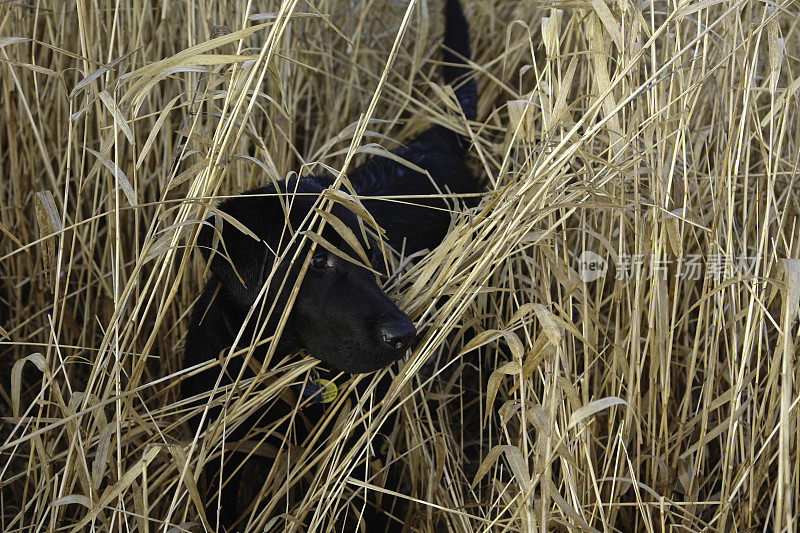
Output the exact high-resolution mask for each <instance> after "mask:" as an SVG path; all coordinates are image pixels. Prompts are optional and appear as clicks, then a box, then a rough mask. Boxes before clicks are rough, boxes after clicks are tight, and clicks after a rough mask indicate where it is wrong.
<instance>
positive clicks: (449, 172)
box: [349, 0, 481, 253]
mask: <svg viewBox="0 0 800 533" xmlns="http://www.w3.org/2000/svg"><path fill="white" fill-rule="evenodd" d="M443 44H444V47H445V48H444V53H443V57H442V59H443V60H444V62H445V65H444V67H443V68H442V74H443V77H444V80H445V82H446V83H448V84H450V85H452V86H453V88H454V92H455V95H456V99H457V101H458V104H459V106H460V107H461V111H462V112H463V114H464V117H465V118H466V119H467V120H474V119H475V117H476V112H477V101H478V87H477V83H476V82H475V79H474V78H473V77H469V75H470V72H471V70H470V69H469V68H468V67H467V65H466V63H465V60H469V59H470V41H469V25H468V23H467V20H466V18H465V17H464V13H463V12H462V10H461V4H460V2H459V0H447V5H446V9H445V32H444V42H443ZM466 146H467V142H466V140H465V139H464V138H463V137H462V136H461V135H459V134H457V133H455V132H454V131H452V130H450V129H447V128H445V127H443V126H438V125H437V126H432V127H431V128H428V129H427V130H425V131H423V132H422V133H420V134H419V135H417V136H416V137H415V138H414V139H412V140H411V141H410V142H408V143H407V144H406V145H405V146H403V147H401V148H398V149H396V150H392V153H393V154H395V155H396V156H398V157H399V158H400V159H403V160H406V161H408V162H409V163H411V164H413V165H414V166H416V167H419V168H421V169H423V170H425V171H427V174H428V175H425V174H423V173H421V172H418V171H416V170H413V169H412V168H410V167H409V166H407V165H403V164H402V163H399V162H397V161H396V160H394V159H390V158H387V157H380V156H377V157H372V158H370V159H368V160H367V161H366V162H364V164H362V165H361V166H359V167H358V168H356V169H354V170H353V171H351V172H350V175H349V177H350V181H351V182H352V184H353V187H354V188H355V189H356V192H357V193H359V195H363V196H394V197H396V199H394V200H372V199H365V200H363V203H364V207H366V208H367V210H368V211H369V212H370V214H371V215H372V216H373V217H374V218H375V220H376V221H377V222H378V224H380V226H381V227H382V228H384V229H385V230H386V234H387V238H388V240H389V244H391V245H392V247H393V248H395V249H397V250H401V249H403V250H405V251H406V253H413V252H416V251H419V250H422V249H424V248H427V249H429V250H430V249H433V248H435V247H436V246H438V245H439V243H440V242H442V240H443V239H444V237H445V234H446V233H447V229H448V227H449V224H450V212H451V211H452V210H453V206H454V205H456V203H457V201H456V198H458V202H461V203H463V204H465V205H466V206H467V207H474V206H475V205H477V203H478V198H477V193H480V191H481V188H480V185H479V184H478V182H477V180H476V179H475V177H474V175H473V174H472V171H471V170H470V169H469V167H468V166H467V165H466V163H465V161H464V158H465V155H466ZM425 195H429V196H431V197H430V198H419V197H420V196H425ZM445 195H447V196H448V198H449V199H448V200H444V199H443V196H445ZM451 195H452V196H451Z"/></svg>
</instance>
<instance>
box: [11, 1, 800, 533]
mask: <svg viewBox="0 0 800 533" xmlns="http://www.w3.org/2000/svg"><path fill="white" fill-rule="evenodd" d="M441 8H442V5H441V2H440V1H439V0H416V1H413V0H412V1H390V0H375V1H370V2H357V1H324V0H323V1H319V2H301V1H298V0H284V1H282V2H279V1H277V0H273V1H261V0H254V1H252V2H244V1H242V2H235V3H234V2H231V3H229V2H216V1H211V0H184V1H176V0H161V1H160V2H151V1H148V0H126V1H124V2H107V1H106V2H104V1H88V0H76V1H75V2H62V1H47V0H45V1H42V2H29V1H14V2H2V3H0V103H1V104H2V106H1V107H0V183H2V189H0V199H1V200H0V328H1V329H0V354H1V358H0V368H1V369H2V385H1V386H0V395H1V396H2V402H0V414H2V417H3V419H2V425H0V479H1V480H2V481H1V482H0V503H2V516H0V529H2V531H9V532H12V531H19V532H23V531H24V532H29V531H30V532H32V531H90V530H94V531H129V530H136V531H141V532H146V531H166V530H171V531H179V530H184V529H187V528H194V530H202V528H203V525H202V524H203V523H204V521H205V518H204V517H203V516H201V512H200V510H199V509H201V508H202V504H201V502H200V501H199V497H198V491H197V488H196V486H195V482H194V479H195V477H196V475H197V474H198V473H199V471H200V468H201V463H202V462H204V461H209V460H219V454H220V453H221V450H222V443H223V442H224V441H225V438H226V433H225V431H226V430H229V429H230V428H231V427H234V426H235V425H236V424H237V422H241V421H242V420H244V419H245V417H246V415H247V414H248V413H251V412H254V411H257V410H258V408H259V406H262V405H265V404H268V403H269V402H272V401H275V399H276V397H277V395H278V394H280V393H281V391H282V390H284V389H285V388H286V387H287V386H288V384H289V383H300V382H302V381H303V380H304V379H305V374H306V373H307V372H308V369H309V366H310V365H311V364H312V363H311V360H310V359H306V360H302V359H300V358H299V357H298V356H294V357H291V358H285V356H287V355H288V354H275V355H274V356H273V357H272V359H271V360H270V361H269V362H268V364H267V365H266V368H265V369H264V371H263V372H262V373H261V374H260V375H259V376H258V377H257V378H255V379H249V380H246V381H244V382H242V383H240V384H239V386H238V387H236V388H234V389H230V388H228V389H223V390H219V391H217V393H216V394H215V396H214V402H216V403H218V404H219V403H222V402H226V406H227V407H226V410H225V416H224V420H210V421H209V428H208V430H207V431H206V432H204V434H203V435H201V436H200V438H198V437H197V436H196V435H194V434H193V433H192V432H191V431H189V429H188V426H187V424H186V423H185V422H186V421H187V419H188V418H189V417H190V416H191V415H192V414H193V413H196V412H198V411H197V410H198V409H200V408H198V407H196V406H192V407H191V408H189V407H187V404H186V402H182V401H181V399H180V395H179V385H180V380H181V377H182V376H185V375H186V372H188V371H191V370H192V369H186V368H183V367H182V364H181V361H182V347H183V343H184V337H185V334H186V330H187V326H188V315H189V314H190V312H191V310H192V304H193V302H194V301H195V298H196V297H197V295H198V294H199V291H200V289H201V287H202V284H203V281H204V278H205V277H207V273H206V270H205V265H204V263H203V261H202V259H201V258H200V256H199V254H197V253H196V252H195V251H194V250H193V242H194V240H195V238H196V231H197V228H198V224H197V222H198V220H201V219H202V218H204V217H205V215H206V213H207V209H208V208H209V207H211V206H213V204H214V202H215V201H216V200H218V199H219V198H221V197H224V196H225V195H232V194H236V193H238V192H240V191H242V190H245V189H247V188H250V187H253V186H256V185H260V184H264V183H266V182H268V181H269V180H271V179H281V178H283V177H285V176H287V175H288V174H290V173H292V172H300V173H307V172H312V171H313V172H323V171H326V172H330V173H334V174H338V173H339V172H340V171H341V170H342V169H343V168H344V169H345V174H346V169H347V168H353V166H354V165H356V164H358V163H359V162H360V161H361V160H363V158H364V157H366V156H367V155H368V154H369V153H372V152H375V151H376V150H378V148H377V145H380V146H382V147H384V148H389V149H391V148H392V147H394V146H396V145H397V144H396V143H397V142H402V141H403V140H404V139H407V138H408V137H409V136H410V135H412V134H413V133H414V132H415V131H419V130H420V129H421V128H424V127H425V126H426V125H428V124H430V123H433V122H438V123H442V124H447V125H448V126H449V127H451V128H453V129H457V130H459V131H462V132H464V133H465V134H466V135H468V136H469V138H471V139H472V141H473V144H472V147H471V149H470V158H471V164H472V166H473V168H474V169H475V170H476V173H477V174H478V175H479V176H480V177H481V180H482V182H483V183H484V184H485V187H486V191H487V193H486V196H485V198H484V199H483V201H482V203H481V206H480V208H479V209H477V210H475V211H474V212H470V213H468V214H461V215H459V216H458V217H454V223H453V228H452V233H451V235H450V237H449V238H448V239H447V240H446V241H445V242H444V243H443V244H442V246H440V247H439V248H438V249H437V250H435V251H433V252H431V253H430V254H429V255H427V256H425V257H423V258H422V259H421V260H419V261H417V262H416V263H414V262H411V263H407V264H406V267H404V269H403V270H402V271H401V272H400V273H399V275H398V276H396V277H395V278H393V279H392V281H390V283H389V286H388V289H387V290H388V291H389V292H390V293H391V294H392V295H393V296H394V297H395V298H396V299H397V301H399V302H400V305H401V307H402V308H403V309H405V310H407V312H408V313H409V315H410V316H411V317H412V318H413V319H414V321H415V322H416V323H417V324H418V325H419V327H420V328H421V329H422V330H424V332H425V336H424V340H423V342H422V343H421V344H420V345H419V346H418V347H417V348H416V350H415V351H414V353H413V354H412V355H411V356H410V357H409V358H408V359H407V360H405V361H404V362H403V363H402V364H401V365H395V366H394V367H393V368H391V369H389V370H388V372H390V373H392V375H393V376H395V377H394V385H393V388H392V389H391V391H390V393H389V394H388V395H386V396H383V397H378V396H377V395H375V394H373V395H367V396H364V397H356V395H355V394H346V392H347V389H348V384H347V383H346V382H345V381H344V380H340V383H339V387H340V389H341V390H342V391H343V392H342V393H341V394H340V395H339V397H338V398H337V402H334V403H333V404H331V407H330V409H329V413H328V414H329V416H328V418H327V419H326V422H325V423H323V424H320V425H319V427H318V438H317V439H316V440H314V441H313V442H310V443H306V445H305V446H302V447H295V446H292V447H291V460H286V459H285V458H286V455H285V453H286V450H289V448H290V447H289V444H288V443H287V447H286V449H285V450H284V455H283V456H282V457H283V458H284V462H285V466H286V468H285V469H284V471H283V472H281V473H280V474H281V476H277V477H274V478H272V479H268V480H264V479H260V478H257V477H255V478H254V479H253V486H254V487H255V488H256V489H257V490H255V491H253V494H252V498H253V505H252V506H251V508H250V512H249V513H247V514H245V515H244V516H243V517H242V521H241V522H240V526H241V529H242V530H245V529H246V530H247V531H264V530H270V531H284V530H286V531H321V530H322V531H324V530H326V529H328V528H330V527H331V524H332V523H333V519H334V517H335V516H336V515H337V514H339V513H342V512H345V511H347V512H353V510H352V509H348V505H349V504H348V502H349V501H350V500H351V497H352V496H353V494H355V493H357V492H359V491H362V492H363V491H365V490H376V491H383V492H397V493H400V494H402V495H404V500H403V501H406V502H408V505H404V506H398V507H397V508H396V509H395V511H394V512H396V513H398V514H399V516H400V518H401V519H402V520H404V521H405V523H406V527H407V530H409V531H447V530H450V531H548V530H558V531H565V530H599V531H666V530H670V531H714V530H720V531H761V530H767V531H778V530H781V529H782V528H787V529H788V530H793V529H794V528H795V527H796V526H795V523H796V521H795V516H796V514H797V513H798V512H799V511H800V496H798V494H800V492H799V491H798V484H800V476H798V461H800V456H798V450H797V443H798V405H797V403H798V383H796V381H797V378H796V375H797V370H796V369H797V364H796V361H795V353H796V351H797V349H798V347H799V346H798V326H797V321H796V318H797V311H798V302H800V266H798V264H799V263H798V259H797V258H798V257H800V239H798V237H799V236H800V229H799V228H798V226H799V224H798V222H800V220H799V219H798V216H799V215H800V180H798V171H797V166H798V162H799V159H798V156H799V155H800V118H799V117H798V89H800V28H799V27H798V21H799V20H800V19H798V15H799V14H800V10H798V6H797V4H796V3H792V2H789V1H786V0H782V1H780V2H779V3H777V4H776V3H766V2H756V1H752V0H741V1H739V0H709V1H702V2H648V1H644V2H630V1H627V0H621V1H619V2H612V3H606V2H605V1H604V0H593V1H592V2H585V3H575V2H564V3H554V4H545V3H535V2H532V1H530V2H528V1H525V2H516V1H502V0H486V1H484V0H481V1H477V0H476V1H468V2H465V11H466V13H467V16H468V18H469V20H470V22H471V25H472V30H471V33H472V36H473V48H474V58H473V59H474V64H475V68H476V72H477V74H476V76H477V80H478V83H479V86H480V103H479V111H478V114H479V121H478V122H474V123H466V122H465V121H464V120H463V118H462V117H461V115H460V114H458V113H457V110H455V109H454V108H453V106H452V105H451V104H450V100H449V99H448V96H447V94H448V91H449V89H448V88H445V87H443V86H441V85H437V84H438V83H440V81H441V78H440V74H439V72H440V70H439V58H440V57H441V56H440V50H439V46H438V43H439V39H440V35H441V31H442V17H441V15H440V13H441ZM456 211H457V210H456ZM584 251H593V252H595V253H596V254H598V256H599V257H600V258H602V259H603V260H605V261H607V264H608V270H607V272H606V273H605V276H604V277H600V278H599V279H597V280H591V279H590V278H589V277H588V276H587V274H588V273H589V271H588V270H586V269H585V268H584V269H581V262H580V261H581V259H584V260H585V259H587V256H586V255H583V253H584ZM595 259H596V258H595ZM595 262H596V263H599V261H595ZM395 264H399V263H397V262H396V263H395ZM586 280H589V281H586ZM282 311H283V310H277V311H276V312H282ZM247 351H248V350H243V352H244V353H245V354H246V352H247ZM225 355H227V356H230V357H242V356H243V353H233V354H227V353H226V354H223V356H225ZM209 364H216V362H210V363H209ZM275 378H277V379H275ZM372 378H373V377H372V376H366V377H364V378H363V379H372ZM301 411H302V410H301ZM386 419H391V420H393V421H395V423H394V425H393V427H394V432H393V433H390V434H389V435H387V436H386V437H385V438H384V437H378V438H376V439H375V440H374V441H373V442H372V443H370V442H369V440H368V439H369V437H370V436H371V433H370V431H369V430H370V429H372V430H374V429H376V428H377V427H379V425H380V423H381V422H382V421H384V420H386ZM223 421H224V425H223ZM356 426H361V427H362V428H363V427H366V428H367V431H362V430H356V429H354V428H355V427H356ZM387 427H388V426H387ZM348 433H352V434H354V435H357V436H359V440H358V445H356V446H354V447H349V446H348V447H345V446H343V444H342V443H343V436H344V435H346V434H348ZM252 438H253V439H254V440H258V439H259V438H260V436H259V435H252ZM387 462H391V463H393V464H394V468H395V469H396V471H397V472H399V474H398V475H399V481H397V482H396V483H394V484H393V485H392V486H384V484H383V480H384V478H385V476H383V474H382V473H381V468H382V467H383V466H385V464H386V463H387ZM229 468H235V465H230V466H229ZM367 469H371V471H372V472H374V473H377V475H376V476H374V477H373V478H371V480H370V482H369V483H368V484H367V486H365V484H364V483H363V482H360V481H357V479H364V475H363V474H359V475H358V476H356V475H352V474H353V473H354V472H355V471H356V470H358V471H359V472H365V471H366V470H367ZM303 479H305V481H304V483H305V489H304V490H302V491H299V490H296V489H297V487H299V486H300V485H299V483H300V481H301V480H303ZM353 501H354V502H355V501H357V500H353ZM356 511H357V510H356ZM176 528H177V529H176Z"/></svg>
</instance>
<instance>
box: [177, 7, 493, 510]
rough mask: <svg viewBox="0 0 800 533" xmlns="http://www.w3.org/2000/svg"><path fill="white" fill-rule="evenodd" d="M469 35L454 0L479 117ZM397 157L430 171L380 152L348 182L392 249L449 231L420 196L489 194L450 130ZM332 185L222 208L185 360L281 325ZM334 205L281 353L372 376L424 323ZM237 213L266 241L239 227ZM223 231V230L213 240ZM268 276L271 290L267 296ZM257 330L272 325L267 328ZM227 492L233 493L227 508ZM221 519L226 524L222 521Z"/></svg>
mask: <svg viewBox="0 0 800 533" xmlns="http://www.w3.org/2000/svg"><path fill="white" fill-rule="evenodd" d="M468 33H469V29H468V25H467V22H466V19H465V17H464V15H463V13H462V11H461V6H460V4H459V1H458V0H447V7H446V28H445V36H444V44H445V46H446V50H445V52H444V60H445V62H446V65H445V67H444V68H443V75H444V80H445V82H447V83H449V84H452V85H454V86H455V87H456V88H455V94H456V97H457V99H458V103H459V105H460V106H461V109H462V111H463V113H464V116H465V117H466V118H467V119H469V120H473V119H474V118H475V115H476V104H477V87H476V83H475V81H474V80H472V79H463V78H465V77H466V75H467V74H468V73H469V70H468V69H467V68H466V67H465V64H464V59H468V58H469V57H470V47H469V37H468ZM393 153H394V154H396V155H397V156H399V158H402V159H404V160H406V161H408V162H409V163H411V164H412V165H415V166H416V167H419V168H420V169H423V170H425V171H426V172H427V175H426V174H423V173H420V172H418V171H416V170H413V169H412V168H410V166H406V165H403V164H401V163H398V162H396V161H394V160H393V159H390V158H385V157H373V158H371V159H369V160H367V161H366V162H365V163H364V164H362V165H361V166H359V167H358V168H356V169H354V170H352V171H350V172H349V173H348V177H349V180H350V183H351V184H352V186H353V188H354V189H355V192H356V193H357V194H358V195H359V197H365V198H363V200H362V203H363V205H364V207H366V209H367V210H368V211H369V214H370V215H371V216H372V217H373V218H374V221H375V222H377V224H378V225H379V226H380V227H381V228H383V229H384V230H385V232H386V240H387V241H388V244H389V245H391V246H392V247H393V248H395V249H397V250H401V249H402V250H404V251H405V252H406V254H410V253H414V252H417V251H419V250H422V249H425V248H427V249H433V248H434V247H436V246H437V245H438V244H439V243H440V242H441V241H442V239H443V238H444V236H445V234H446V232H447V228H448V226H449V223H450V215H449V210H450V206H449V205H448V202H446V201H445V200H443V199H441V198H419V196H420V195H437V194H441V193H445V194H447V193H454V194H463V195H466V196H464V198H463V202H464V203H465V204H466V205H467V206H474V205H475V204H476V199H475V197H474V193H478V192H480V187H479V185H478V183H477V181H476V180H475V178H474V176H473V175H472V173H471V172H470V170H469V168H468V167H467V166H466V164H465V162H464V156H465V141H464V139H462V138H461V137H460V136H459V135H458V134H456V133H454V132H452V131H450V130H448V129H446V128H444V127H442V126H433V127H431V128H430V129H428V130H426V131H424V132H422V133H421V134H419V135H418V136H417V137H416V138H414V139H413V140H412V141H411V142H410V143H408V144H407V145H406V146H404V147H402V148H399V149H397V150H394V151H393ZM432 181H433V182H432ZM331 184H332V179H331V178H329V177H325V176H307V177H302V178H294V179H290V180H286V181H283V182H279V183H277V184H276V185H268V186H266V187H262V188H259V189H255V190H252V191H248V192H246V193H244V194H243V195H241V196H237V197H235V198H232V199H230V200H227V201H225V202H223V203H222V204H221V205H220V206H219V207H218V208H216V210H215V211H216V212H218V213H219V212H222V213H225V214H226V215H227V216H222V217H221V219H222V220H217V219H216V217H217V216H219V215H213V216H212V217H211V218H210V219H209V220H208V221H207V222H206V224H204V226H203V228H202V229H201V231H200V234H199V236H198V247H199V248H200V250H201V252H202V253H203V256H204V257H205V259H206V260H207V261H209V266H210V269H211V272H212V273H213V276H212V279H211V280H210V281H209V283H208V285H207V286H206V288H205V290H204V292H203V295H202V296H201V298H200V299H199V301H198V303H197V305H196V307H195V310H194V313H193V316H192V322H191V327H190V330H189V334H188V336H187V341H186V356H185V366H190V365H195V364H198V363H202V362H206V361H209V360H213V359H217V358H218V356H219V354H220V352H222V350H223V349H225V348H227V347H230V346H231V345H233V344H234V340H235V337H236V335H237V333H238V332H239V330H240V329H242V328H243V325H244V328H243V329H244V334H243V335H242V336H241V339H242V341H240V344H241V343H242V342H244V343H247V342H250V341H258V339H259V338H265V337H268V336H270V335H273V334H274V333H275V332H276V331H277V330H278V325H279V320H280V317H281V314H282V312H283V310H284V308H285V307H287V305H288V303H289V299H290V295H291V292H292V288H293V287H294V285H295V280H296V279H297V278H298V276H299V275H300V273H301V268H302V266H303V263H304V261H305V260H306V258H307V255H308V253H309V251H310V249H311V246H312V241H311V240H310V239H306V242H305V244H303V245H302V246H300V245H299V243H300V242H301V235H299V234H293V232H294V231H295V230H296V229H297V228H298V227H300V226H301V225H302V224H303V221H304V220H306V219H307V217H311V216H313V215H314V213H315V211H314V208H315V206H316V208H320V207H322V203H321V202H319V201H318V200H319V199H320V198H319V197H320V196H321V195H325V190H326V189H327V188H328V187H329V186H330V185H331ZM470 194H472V196H469V195H470ZM376 196H393V197H397V199H398V200H399V201H387V200H384V199H375V198H370V197H376ZM404 196H408V197H409V198H408V199H404V198H403V197H404ZM326 201H330V200H326ZM330 212H331V214H332V215H333V219H332V218H331V217H330V216H325V215H323V216H325V217H326V221H327V223H326V225H325V229H324V230H323V232H322V237H323V239H325V240H326V241H327V242H328V243H330V245H332V246H329V247H325V246H323V244H320V243H318V244H317V245H316V248H315V251H314V255H313V256H312V257H311V259H310V261H309V265H308V267H307V270H306V272H305V275H304V277H303V279H302V282H301V284H300V286H299V290H298V292H297V294H296V296H295V298H294V302H293V306H292V307H291V311H290V312H289V314H288V319H287V321H286V323H285V326H284V327H283V329H282V331H281V332H280V338H279V340H278V342H277V348H276V352H275V353H278V354H279V355H286V354H291V353H295V352H297V351H298V350H300V349H304V350H306V351H307V352H308V353H309V354H310V355H312V356H313V357H315V358H317V359H319V360H321V361H322V362H323V363H325V364H326V366H328V367H330V368H332V369H335V370H340V371H343V372H347V373H365V372H372V371H375V370H378V369H380V368H383V367H385V366H387V365H389V364H391V363H392V362H393V361H395V360H397V359H398V358H400V357H402V356H403V355H405V354H406V353H407V351H408V349H409V348H411V347H412V346H413V343H414V342H415V340H416V330H415V328H414V326H413V324H412V323H411V321H410V320H409V318H408V317H407V316H406V315H405V313H403V312H402V311H401V310H400V309H399V308H398V307H397V306H396V305H395V304H394V303H393V302H392V301H391V299H390V298H389V297H388V296H387V295H386V293H385V292H384V291H383V290H382V289H381V287H380V285H379V284H378V280H377V276H376V272H378V273H380V272H385V267H384V264H385V263H384V260H383V256H382V254H381V252H380V250H381V246H380V245H379V244H378V243H377V242H375V240H374V239H373V238H371V237H369V236H367V234H366V233H365V232H364V230H363V227H364V225H363V223H362V222H360V221H359V219H358V217H357V216H356V215H355V214H354V213H353V212H352V211H350V210H349V209H348V208H347V207H346V206H345V204H343V203H337V202H335V201H334V203H333V206H332V209H331V210H330ZM230 218H233V219H236V220H237V221H238V222H239V223H240V224H241V225H243V226H244V227H246V228H247V229H248V230H249V231H250V232H251V233H252V235H255V236H256V237H257V239H256V238H253V236H252V235H246V234H245V233H243V232H241V231H240V230H239V229H237V227H236V225H234V224H232V223H230ZM226 219H227V220H226ZM331 220H332V221H331ZM337 221H338V222H337ZM306 222H307V221H306ZM305 227H307V225H306V226H305ZM215 228H216V229H215ZM220 228H221V234H220V235H218V237H215V232H216V231H217V230H218V229H220ZM332 248H335V249H336V250H337V251H338V252H337V251H334V250H332ZM276 258H281V260H280V261H276ZM265 284H267V288H266V289H265V291H264V294H263V295H262V296H261V298H260V299H259V298H258V297H259V294H260V293H261V291H262V287H263V286H264V285H265ZM257 301H259V302H261V305H262V307H261V309H263V310H264V311H265V313H266V311H267V310H269V309H272V312H270V313H266V314H268V317H267V318H266V325H264V324H263V319H262V320H261V321H260V322H261V323H260V324H256V322H259V320H256V319H252V320H250V321H248V323H247V324H245V319H246V316H247V314H248V311H249V309H250V308H251V307H252V306H253V304H254V303H256V302H257ZM258 314H259V313H258V312H256V313H254V315H258ZM257 326H258V327H261V328H263V329H262V330H261V331H262V335H260V336H259V335H258V334H257V333H256V330H257V329H258V328H257ZM256 353H257V354H258V353H259V352H256ZM227 370H228V375H229V376H236V375H237V373H238V372H239V371H240V370H241V363H239V365H238V366H237V365H236V364H233V363H232V366H229V367H228V368H227ZM218 373H219V370H218V369H214V370H211V371H207V372H203V373H200V374H197V375H195V376H192V377H191V378H189V379H186V380H185V381H184V383H183V385H182V394H183V396H184V397H185V398H191V397H193V396H195V395H197V394H200V393H202V392H207V391H209V390H210V389H211V388H212V386H213V384H214V383H215V382H216V380H217V376H218ZM223 383H230V380H224V381H223ZM195 423H196V422H195ZM229 492H231V491H230V490H229ZM228 500H229V498H228V497H223V513H224V514H225V513H226V510H225V509H224V507H225V505H226V503H225V501H228ZM231 514H232V515H235V513H231ZM231 518H235V516H232V517H231ZM222 522H223V523H226V522H228V520H227V519H226V518H225V517H223V519H222Z"/></svg>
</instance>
